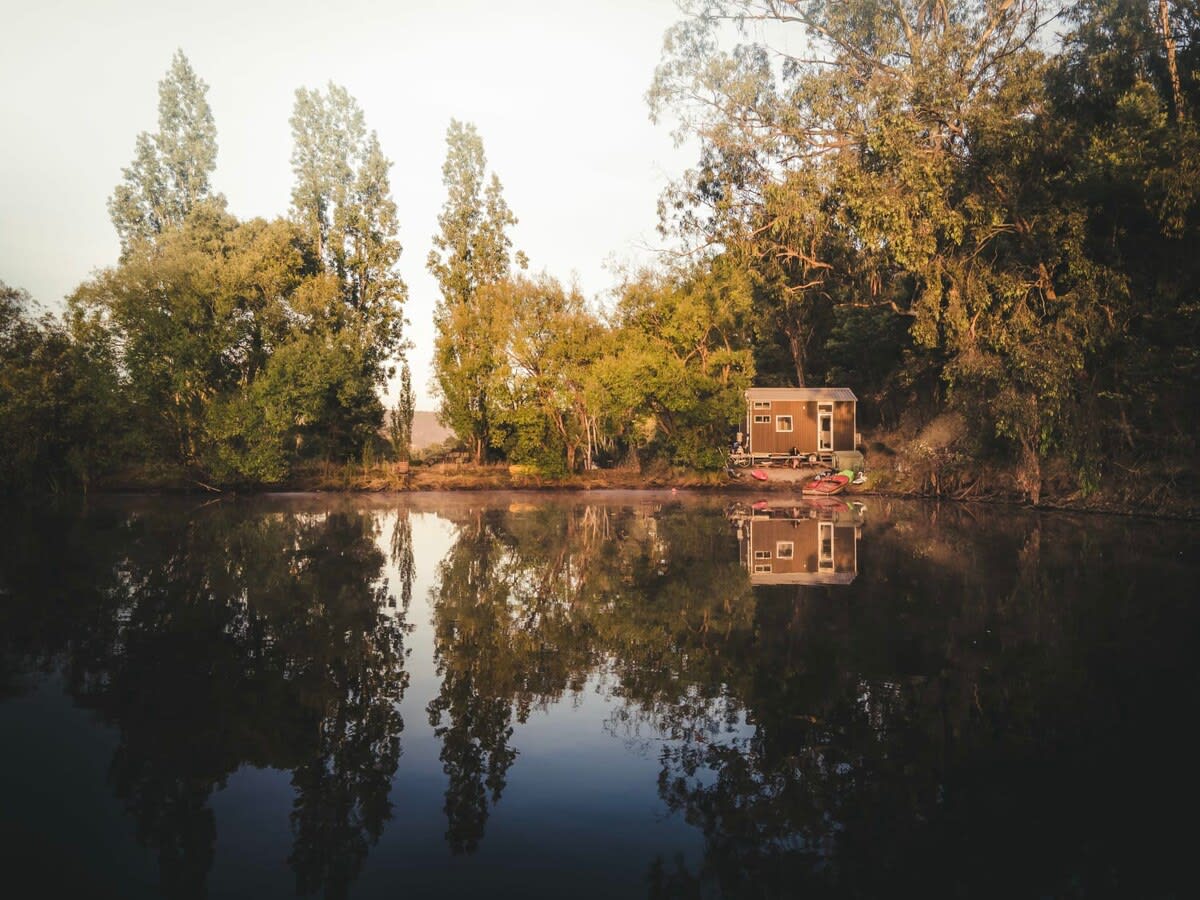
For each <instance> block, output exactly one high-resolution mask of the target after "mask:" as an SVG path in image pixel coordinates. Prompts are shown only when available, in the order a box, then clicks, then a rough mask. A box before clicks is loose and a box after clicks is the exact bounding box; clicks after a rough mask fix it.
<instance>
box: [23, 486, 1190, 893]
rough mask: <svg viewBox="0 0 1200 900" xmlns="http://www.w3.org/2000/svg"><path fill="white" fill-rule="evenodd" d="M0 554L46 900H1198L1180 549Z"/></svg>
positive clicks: (605, 534) (327, 549)
mask: <svg viewBox="0 0 1200 900" xmlns="http://www.w3.org/2000/svg"><path fill="white" fill-rule="evenodd" d="M0 532H2V534H0V537H2V540H0V861H3V862H4V870H5V872H6V880H7V881H8V883H9V884H12V883H13V882H12V878H13V877H14V875H15V874H17V873H22V874H24V876H25V877H26V878H31V879H32V882H31V883H32V884H33V885H35V888H36V890H35V892H32V893H30V894H28V896H52V895H55V894H61V893H63V892H65V891H68V890H70V891H73V892H74V893H75V895H77V896H81V897H102V896H111V897H157V896H168V897H202V896H210V897H255V898H262V897H276V896H280V897H283V896H294V895H296V894H300V895H315V896H329V897H342V896H352V897H400V896H406V897H424V896H438V897H476V896H500V897H509V896H511V897H564V896H565V897H572V898H575V897H593V896H595V897H706V898H711V897H776V896H779V897H786V896H806V897H813V896H816V897H827V896H832V897H843V896H846V897H875V896H887V897H897V896H910V895H915V896H922V897H942V896H956V897H981V896H983V897H1006V898H1007V897H1083V896H1114V897H1169V896H1185V895H1190V888H1191V886H1193V885H1194V883H1195V878H1194V875H1193V873H1192V871H1191V869H1192V866H1191V860H1192V857H1193V855H1194V853H1195V851H1194V840H1193V838H1194V833H1195V826H1194V815H1195V809H1196V806H1195V800H1196V791H1195V788H1196V778H1195V774H1194V769H1195V762H1194V757H1195V753H1196V745H1195V743H1194V742H1192V740H1191V734H1190V732H1191V726H1192V720H1193V717H1194V714H1195V709H1196V701H1197V687H1198V686H1200V685H1198V680H1200V679H1198V678H1197V674H1198V672H1200V664H1198V663H1197V656H1196V649H1197V643H1196V638H1197V634H1198V629H1197V624H1198V623H1200V613H1198V608H1197V604H1196V601H1195V599H1194V598H1195V596H1196V595H1197V594H1198V593H1200V592H1198V591H1197V590H1196V588H1197V581H1198V580H1200V566H1198V565H1197V563H1196V562H1195V561H1194V560H1193V558H1192V557H1193V552H1192V548H1193V547H1194V545H1195V542H1196V538H1197V536H1198V534H1200V532H1198V531H1197V529H1196V527H1194V526H1188V525H1180V524H1174V523H1169V522H1156V521H1150V520H1137V519H1114V518H1102V517H1078V516H1067V515H1051V514H1037V513H1031V512H1024V511H1016V510H1005V509H1000V508H992V507H978V506H975V507H964V506H946V505H942V506H936V505H932V504H922V503H900V502H889V501H884V500H878V499H874V498H871V499H869V500H868V508H866V509H861V508H855V507H850V506H846V505H844V504H828V505H826V506H821V507H814V506H809V505H806V504H801V503H799V502H797V503H796V504H795V505H794V506H776V507H774V508H768V509H759V510H755V509H753V508H749V507H745V506H738V507H733V506H731V501H729V500H728V499H720V498H698V497H690V496H687V497H682V498H673V497H670V496H667V495H663V494H651V495H647V494H611V495H605V494H597V495H573V496H567V497H556V496H546V495H521V494H496V495H487V494H484V495H453V496H450V495H425V496H419V497H413V498H411V499H393V500H382V499H377V498H360V497H349V498H344V497H333V498H330V497H268V498H263V499H260V500H253V501H247V500H238V501H221V502H216V503H209V504H207V505H202V503H201V501H196V500H181V499H174V500H157V499H120V500H118V499H108V500H103V501H100V502H92V503H91V504H90V505H89V507H88V508H87V509H86V510H80V509H71V510H59V511H47V510H41V511H29V510H22V509H11V508H10V509H6V510H3V521H2V522H0Z"/></svg>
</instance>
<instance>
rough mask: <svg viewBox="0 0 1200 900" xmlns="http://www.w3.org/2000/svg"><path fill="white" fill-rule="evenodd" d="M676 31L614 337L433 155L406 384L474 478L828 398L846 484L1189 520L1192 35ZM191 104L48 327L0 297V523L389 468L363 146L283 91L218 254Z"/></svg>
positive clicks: (182, 63)
mask: <svg viewBox="0 0 1200 900" xmlns="http://www.w3.org/2000/svg"><path fill="white" fill-rule="evenodd" d="M683 7H684V11H685V14H686V18H685V19H684V21H682V22H681V23H680V24H679V25H678V26H676V27H675V28H674V29H672V30H671V31H670V32H669V33H668V35H667V37H666V40H665V43H664V52H663V59H662V62H661V64H660V66H659V67H658V70H657V71H656V73H655V74H654V77H653V81H652V85H651V88H650V91H649V95H648V97H649V101H650V107H651V111H652V113H653V115H654V116H655V117H657V118H659V119H660V120H662V122H663V124H664V127H669V126H671V125H674V126H675V127H676V128H678V130H679V134H680V136H681V137H684V138H690V139H693V140H695V141H696V142H697V143H698V146H699V148H700V156H699V159H698V161H697V164H696V166H695V167H694V168H693V169H692V170H691V171H689V172H686V173H683V174H682V175H680V177H679V178H678V179H677V180H676V181H675V183H674V184H673V186H672V187H671V188H670V189H669V190H668V191H667V192H666V193H665V194H664V195H663V197H661V198H660V201H659V203H660V210H661V213H662V227H663V230H664V236H665V237H667V238H669V239H671V240H672V241H674V242H675V244H676V245H677V246H679V247H680V248H681V252H680V253H679V254H677V255H675V256H673V257H669V258H668V257H664V260H663V262H662V263H661V264H660V265H659V266H658V267H657V268H654V269H647V270H641V271H628V272H624V273H622V274H621V276H620V277H619V279H618V284H617V285H616V286H615V287H614V289H613V296H612V299H611V302H608V303H600V304H597V303H595V302H593V301H591V300H589V298H586V297H584V296H583V295H582V294H581V292H580V291H579V290H578V289H576V288H574V287H573V286H569V285H564V284H563V283H562V282H561V281H559V280H558V279H556V278H555V277H554V276H553V275H552V274H549V273H545V272H538V271H537V270H536V268H535V269H534V270H533V271H532V272H530V271H529V261H528V259H527V257H526V255H525V254H524V253H523V252H521V251H519V250H515V249H514V248H513V246H512V242H511V239H510V237H509V232H510V229H511V227H512V226H513V225H514V224H515V223H516V215H515V213H514V211H513V210H511V209H510V208H509V207H508V205H507V203H506V201H505V198H504V194H503V188H502V185H501V182H500V180H499V178H498V177H497V176H496V174H495V173H492V172H490V171H489V170H488V167H487V160H486V156H485V153H484V145H483V140H482V137H481V136H480V135H479V134H478V132H477V131H476V130H475V128H474V127H473V126H471V125H470V124H468V123H462V122H458V121H452V122H451V123H450V126H449V129H448V132H447V156H446V163H445V166H444V168H443V173H442V174H443V180H444V183H445V186H446V202H445V206H444V208H443V212H442V215H441V217H440V218H439V225H438V228H439V231H438V234H437V235H435V236H434V239H433V249H432V251H431V252H430V253H429V257H428V261H427V265H428V268H429V270H430V271H431V273H432V274H433V275H434V276H435V277H436V278H437V281H438V284H439V286H440V291H441V300H440V302H439V303H438V305H437V308H436V313H435V326H436V346H435V364H434V372H433V373H432V374H433V383H434V384H435V386H436V388H435V389H436V393H437V395H438V398H439V401H440V403H441V415H442V417H443V420H444V421H445V422H446V423H447V424H448V425H449V426H450V427H452V428H453V430H454V431H455V433H456V435H457V437H458V439H459V441H460V442H461V446H462V448H463V449H464V451H465V452H467V453H469V455H470V456H471V457H473V459H474V461H475V463H476V464H478V465H483V464H486V463H489V462H491V463H496V462H500V463H505V464H511V465H514V466H520V467H528V468H529V469H530V470H532V471H534V472H536V473H538V475H539V476H540V477H545V478H556V479H561V478H563V477H567V478H569V477H573V476H580V475H582V474H583V473H587V472H590V471H593V470H595V469H596V468H610V467H626V468H634V469H639V470H640V469H642V468H643V467H648V466H649V467H654V466H657V467H663V466H678V467H686V468H689V469H696V470H713V469H716V468H718V467H719V466H720V464H721V461H722V451H723V447H724V445H725V444H726V442H727V440H728V437H729V432H730V426H731V425H732V424H733V423H735V422H736V421H737V420H738V418H739V416H740V414H741V393H742V391H743V390H744V389H745V388H746V387H748V386H749V385H751V384H761V385H794V384H799V385H822V384H831V385H839V386H841V385H845V386H850V387H851V388H852V389H853V390H854V391H855V392H856V393H857V394H858V396H859V398H860V404H859V425H860V429H861V430H862V431H863V432H864V435H865V436H866V439H867V442H868V446H867V450H868V465H875V466H878V467H880V468H881V469H887V470H888V471H890V472H892V473H893V475H894V477H896V478H899V479H901V480H904V479H907V480H906V481H904V484H906V485H908V484H909V483H910V482H911V485H913V486H916V487H914V489H922V490H929V491H932V492H948V493H952V494H963V495H970V494H971V492H972V491H973V490H978V491H983V490H986V491H988V492H999V493H1005V492H1007V493H1008V494H1009V495H1011V496H1014V497H1023V498H1026V499H1028V500H1030V501H1032V502H1034V503H1037V502H1040V501H1042V500H1043V499H1044V496H1052V497H1054V498H1056V499H1062V498H1066V497H1087V496H1089V495H1095V494H1097V493H1103V492H1105V491H1111V490H1113V489H1114V487H1116V488H1119V489H1121V490H1124V489H1125V486H1127V485H1128V483H1129V482H1130V481H1138V480H1143V479H1144V480H1146V481H1147V483H1148V484H1149V485H1151V486H1152V488H1153V489H1154V490H1158V491H1162V490H1164V489H1170V490H1172V491H1175V492H1178V493H1180V494H1182V495H1185V496H1189V497H1194V496H1195V495H1196V493H1197V490H1198V488H1200V485H1197V483H1196V478H1195V466H1194V464H1193V463H1192V462H1191V460H1192V458H1193V456H1194V453H1195V450H1196V441H1197V434H1196V431H1197V429H1196V425H1197V399H1196V398H1197V396H1198V390H1197V389H1198V388H1200V383H1198V381H1200V316H1198V310H1200V305H1198V297H1200V253H1197V252H1196V245H1197V243H1198V240H1197V239H1198V238H1200V178H1198V177H1197V172H1198V170H1200V130H1198V128H1197V123H1196V116H1197V113H1198V112H1200V79H1198V78H1197V74H1198V72H1200V41H1198V38H1200V11H1198V10H1197V9H1196V7H1195V6H1194V5H1193V4H1186V3H1178V2H1168V0H1153V2H1151V0H1142V2H1132V3H1131V2H1123V0H1087V2H1079V3H1073V4H1056V3H1048V2H1038V0H988V2H983V3H945V2H928V0H901V2H897V3H894V4H878V3H873V2H867V0H853V2H848V3H838V4H829V3H821V2H802V0H797V2H786V3H784V2H776V0H728V2H717V3H712V2H704V3H700V2H695V3H692V2H688V3H684V4H683ZM205 92H206V87H205V86H204V83H203V81H202V80H200V78H199V77H198V76H197V75H196V74H195V73H194V72H193V71H192V70H191V67H190V66H189V65H188V63H187V60H186V59H185V58H184V57H183V55H182V54H179V55H177V56H176V58H175V60H174V62H173V63H172V67H171V70H170V71H169V72H168V74H167V76H166V78H165V79H164V80H163V82H162V84H161V85H160V116H159V119H160V121H159V129H158V131H157V132H156V133H155V134H143V135H141V136H139V137H138V139H137V142H136V151H135V158H134V161H133V162H132V163H131V165H130V167H129V168H128V169H126V170H125V172H124V177H123V180H122V182H121V183H120V185H118V187H117V189H116V190H115V192H114V194H113V197H112V199H111V201H110V212H111V214H112V218H113V222H114V225H115V227H116V229H117V232H118V234H119V235H120V237H121V245H122V251H121V257H120V259H119V260H118V261H117V262H116V263H115V264H114V265H113V266H112V267H111V268H109V269H106V270H103V271H101V272H99V273H97V274H96V275H95V276H94V277H93V278H91V279H89V280H88V281H87V282H85V283H84V284H82V285H81V286H80V287H79V288H78V290H77V291H76V292H75V293H74V294H73V295H72V297H71V298H70V300H69V304H68V310H67V312H66V313H65V315H63V316H61V317H58V318H55V317H41V318H38V317H37V316H36V315H35V314H34V312H33V311H32V304H31V301H30V300H29V298H28V297H26V296H25V295H24V294H23V293H22V292H20V291H18V290H15V289H10V288H5V289H4V292H3V295H2V298H0V356H2V362H3V370H2V371H3V374H2V375H0V482H2V483H3V485H4V486H5V487H6V488H7V489H10V490H19V489H29V488H36V489H44V488H47V487H52V488H53V487H57V488H60V489H68V488H72V487H76V486H82V487H85V488H86V487H87V486H88V485H89V484H91V483H94V482H95V481H96V479H97V478H102V477H104V476H106V475H108V474H110V473H112V472H114V471H116V470H118V469H120V468H121V467H126V468H128V467H130V466H135V467H136V466H146V465H151V464H155V463H163V464H167V465H170V466H175V467H183V468H184V469H185V470H186V471H188V472H189V473H191V477H192V478H193V479H194V480H195V481H197V482H203V483H205V484H210V485H244V486H255V485H272V484H275V485H278V484H288V483H292V482H293V480H294V478H295V475H296V474H297V473H298V472H300V471H302V470H304V469H305V467H311V466H314V465H319V464H326V463H332V464H346V463H348V462H349V463H353V464H354V465H361V464H364V463H370V462H372V461H376V460H387V459H392V458H403V457H405V456H406V455H407V447H406V444H405V440H404V439H403V435H404V426H403V418H404V415H403V414H401V413H399V412H397V413H396V415H395V416H393V415H388V416H386V418H387V423H386V425H385V413H386V411H385V409H384V405H383V403H382V402H381V400H380V399H379V395H380V391H381V389H382V388H383V386H384V385H385V383H386V382H387V380H388V379H389V378H390V377H391V376H392V374H393V373H394V368H395V367H396V366H397V365H399V364H400V363H401V362H402V361H403V356H404V351H405V347H406V339H407V336H406V333H405V331H404V328H403V326H404V303H405V299H406V288H405V285H404V284H403V282H402V281H401V280H400V279H399V277H398V276H397V274H396V262H397V260H398V258H399V255H400V252H401V248H400V244H399V242H398V238H397V236H398V233H399V222H400V219H401V215H402V212H401V211H398V210H397V209H396V205H395V203H394V202H393V201H392V199H391V192H390V184H389V168H390V166H391V163H390V162H389V160H388V159H387V157H386V156H385V154H384V151H383V148H381V147H380V145H379V142H378V140H377V138H376V137H375V135H374V133H373V132H371V131H370V130H369V128H368V127H367V124H366V120H365V116H364V113H363V111H362V110H361V109H359V107H358V105H357V104H356V102H355V101H354V99H353V98H352V97H351V96H350V95H349V94H348V93H347V92H346V91H345V90H344V89H342V88H340V87H337V86H336V85H330V86H329V87H328V89H326V90H312V91H310V90H307V89H301V90H300V91H298V92H297V94H296V103H295V108H294V112H293V116H292V120H291V121H292V127H293V137H294V150H293V154H292V168H293V172H294V175H295V186H294V189H293V194H292V207H291V209H290V210H289V211H288V214H287V215H286V216H285V217H281V218H278V219H275V220H273V221H266V220H262V219H255V220H249V221H240V220H238V219H236V218H235V217H233V216H232V215H230V214H229V213H228V212H227V210H226V209H225V203H224V198H223V197H221V196H220V195H219V194H216V193H214V191H213V189H212V187H211V184H210V176H211V175H212V173H213V172H214V170H215V163H216V127H215V124H214V122H213V119H212V115H211V112H210V111H209V108H208V106H207V102H206V100H205ZM648 202H650V200H649V198H648ZM409 404H410V405H409V406H408V407H407V409H408V413H407V415H408V416H409V421H411V410H412V406H411V394H410V401H409ZM401 405H403V404H401ZM397 416H398V417H399V418H397ZM931 436H932V437H931ZM389 437H390V438H391V440H389ZM981 485H982V486H981Z"/></svg>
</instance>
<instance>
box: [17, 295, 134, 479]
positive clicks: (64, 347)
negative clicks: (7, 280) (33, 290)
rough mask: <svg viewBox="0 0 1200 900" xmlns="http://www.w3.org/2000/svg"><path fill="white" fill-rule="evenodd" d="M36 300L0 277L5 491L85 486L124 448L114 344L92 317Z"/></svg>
mask: <svg viewBox="0 0 1200 900" xmlns="http://www.w3.org/2000/svg"><path fill="white" fill-rule="evenodd" d="M32 306H33V304H32V301H31V299H30V298H29V295H28V294H26V293H25V292H24V291H21V290H18V289H15V288H10V287H9V286H8V285H6V284H4V283H3V282H0V493H18V492H25V491H28V490H31V489H36V490H45V489H51V490H56V489H67V488H77V487H78V488H82V489H84V490H86V489H87V487H88V485H89V483H90V482H91V481H92V479H93V478H94V477H95V476H96V475H98V474H100V473H101V472H102V471H103V470H104V468H105V467H106V466H107V465H109V464H110V463H111V462H113V461H114V459H116V457H117V456H118V454H119V452H120V446H119V438H118V435H119V433H120V430H119V423H120V421H121V419H122V412H123V410H122V408H121V397H120V394H119V391H118V384H117V373H116V367H115V366H114V363H113V354H112V347H111V344H110V342H109V340H108V336H107V334H106V333H105V332H104V331H103V330H102V329H100V328H98V327H97V326H96V323H95V321H94V320H92V319H89V318H87V317H84V316H76V317H73V318H71V319H68V320H67V321H66V322H63V321H59V320H57V319H55V318H53V317H51V316H49V315H44V316H42V317H40V318H36V319H35V318H33V317H32V315H31V314H32Z"/></svg>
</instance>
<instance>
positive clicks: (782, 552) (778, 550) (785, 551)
mask: <svg viewBox="0 0 1200 900" xmlns="http://www.w3.org/2000/svg"><path fill="white" fill-rule="evenodd" d="M775 555H776V556H777V557H778V558H779V559H791V558H792V557H794V556H795V555H796V545H795V544H794V543H792V542H791V541H778V542H776V544H775Z"/></svg>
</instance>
